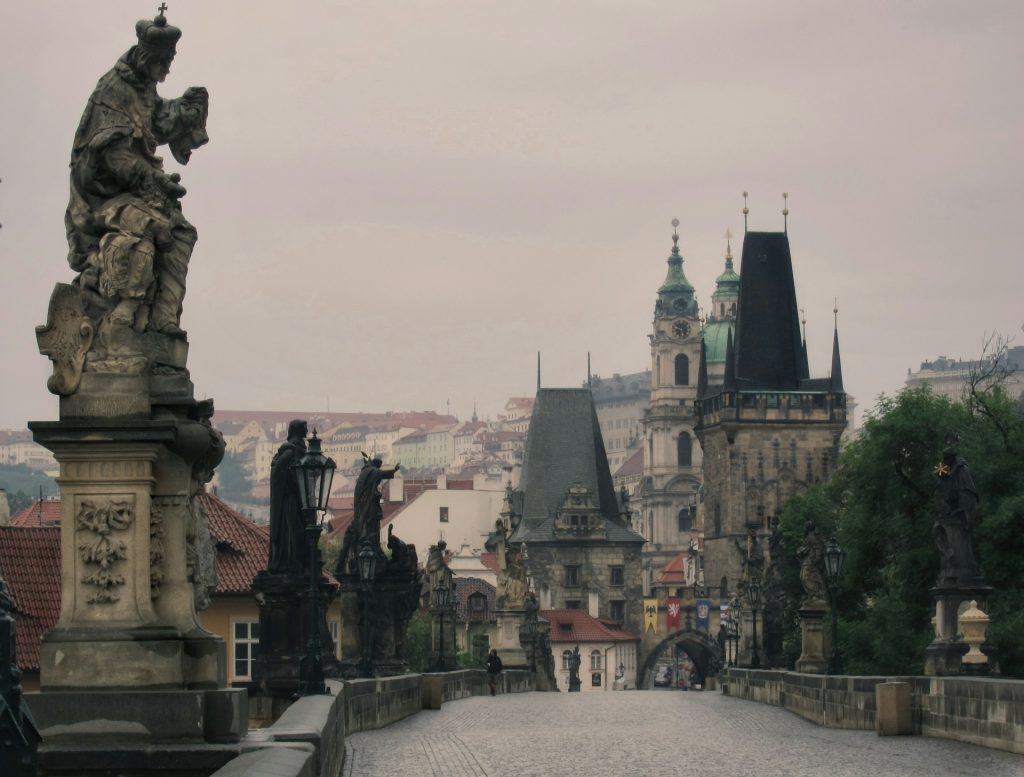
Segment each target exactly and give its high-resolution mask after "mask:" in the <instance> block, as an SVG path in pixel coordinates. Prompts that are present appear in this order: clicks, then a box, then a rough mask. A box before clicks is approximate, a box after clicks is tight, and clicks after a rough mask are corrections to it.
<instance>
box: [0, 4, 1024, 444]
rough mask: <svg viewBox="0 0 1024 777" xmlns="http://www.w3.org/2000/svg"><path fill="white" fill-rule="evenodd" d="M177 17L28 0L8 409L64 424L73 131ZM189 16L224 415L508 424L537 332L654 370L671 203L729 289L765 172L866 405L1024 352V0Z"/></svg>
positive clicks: (2, 67)
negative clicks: (54, 315) (56, 295)
mask: <svg viewBox="0 0 1024 777" xmlns="http://www.w3.org/2000/svg"><path fill="white" fill-rule="evenodd" d="M156 5H157V3H156V2H152V3H141V2H111V1H109V0H105V2H102V3H100V2H81V1H79V0H76V1H75V2H71V1H70V0H69V1H67V2H27V1H26V0H20V1H18V2H14V1H13V0H8V2H5V3H4V4H3V7H2V9H0V97H2V104H3V106H4V109H3V120H2V127H3V129H2V133H3V134H2V139H3V144H2V146H0V178H2V179H3V183H2V184H0V223H2V225H3V228H2V229H0V260H2V262H3V264H2V267H3V270H2V272H3V275H2V277H3V281H4V282H3V297H2V308H0V310H2V322H3V326H2V328H0V354H2V356H3V365H4V368H5V369H4V384H3V402H2V403H0V427H19V426H22V425H23V424H24V423H25V422H26V421H29V420H35V419H38V420H43V419H50V418H55V417H56V413H57V401H56V398H55V397H53V396H52V395H50V394H49V393H47V391H46V387H45V383H46V377H47V375H48V374H49V366H48V365H49V362H48V361H47V360H46V359H45V358H44V357H42V356H40V355H39V354H38V352H37V349H36V344H35V338H34V329H33V328H34V327H35V326H36V325H37V324H42V323H43V322H44V320H45V316H46V305H47V300H48V298H49V294H50V290H51V288H52V286H53V284H54V283H57V282H69V281H70V280H71V279H72V277H73V273H72V272H71V270H70V269H69V268H68V265H67V262H66V254H67V244H66V240H65V236H64V227H63V215H64V208H65V206H66V204H67V195H68V182H67V164H68V159H69V155H70V147H71V140H72V137H73V135H74V131H75V128H76V126H77V124H78V120H79V117H80V116H81V113H82V110H83V108H84V107H85V103H86V100H87V98H88V96H89V93H90V92H91V90H92V88H93V86H94V85H95V83H96V81H97V79H98V78H99V77H100V76H101V75H102V74H103V73H104V72H106V71H107V70H108V69H109V68H110V67H111V66H112V65H113V64H114V62H115V61H116V60H117V58H118V57H119V56H120V55H121V54H122V53H124V51H126V50H127V49H128V47H129V46H130V45H132V43H133V42H134V39H135V36H134V24H135V22H136V20H137V19H139V18H142V17H144V16H149V17H152V16H153V15H154V13H155V7H156ZM169 5H170V8H169V10H168V12H167V16H168V20H169V21H170V22H171V23H172V24H175V25H177V26H179V27H181V28H182V30H183V36H182V39H181V41H180V43H179V45H178V55H177V58H176V59H175V61H174V65H173V68H172V71H171V74H170V76H169V78H168V79H167V81H166V82H165V83H164V84H162V85H161V86H160V92H161V94H162V95H164V96H166V97H174V96H178V95H180V94H181V93H182V92H183V91H184V89H185V88H186V87H188V86H190V85H202V86H206V87H207V88H208V89H209V92H210V117H209V123H208V130H209V134H210V137H211V141H210V143H209V145H207V146H205V147H203V148H201V149H199V150H198V151H196V152H195V153H194V154H193V156H192V160H191V162H190V163H189V165H188V166H187V167H186V168H183V169H181V170H180V172H181V173H182V183H183V184H184V185H185V186H186V187H187V188H188V190H189V193H188V195H187V197H185V199H184V200H183V209H184V212H185V215H186V217H187V218H188V219H189V220H190V221H191V222H192V223H193V224H194V225H195V226H196V228H197V229H198V231H199V242H198V244H197V245H196V248H195V251H194V253H193V255H192V260H191V265H190V268H189V276H188V295H187V297H186V299H185V312H184V315H183V318H182V325H183V326H184V327H185V328H186V329H187V330H188V332H189V342H190V348H191V351H190V358H189V368H190V370H191V373H192V380H193V382H194V383H195V386H196V393H197V395H198V396H200V397H201V396H212V397H215V399H216V402H217V405H218V406H219V407H221V408H224V409H279V410H323V409H326V408H327V406H328V402H329V405H330V409H331V410H334V411H341V410H352V411H357V410H360V411H382V410H387V409H395V410H399V409H409V410H412V409H416V410H427V409H431V410H438V411H441V412H443V411H445V409H446V402H450V403H451V404H450V408H451V411H452V412H453V413H456V414H458V415H460V416H462V417H468V416H469V414H470V413H471V412H472V408H473V402H474V400H475V401H476V402H477V404H478V408H479V411H480V414H481V415H482V416H485V417H486V416H492V417H493V416H494V415H495V414H497V413H498V412H500V409H501V408H502V406H503V405H504V402H505V400H506V399H507V398H508V396H509V395H512V394H519V393H522V394H532V393H533V389H534V385H535V360H536V352H537V351H538V350H540V351H542V352H543V357H542V358H543V381H544V384H545V385H548V386H573V385H579V384H580V382H581V381H582V380H584V378H585V376H586V354H587V352H588V351H590V352H591V354H592V360H593V369H594V372H595V373H598V374H601V375H609V374H611V373H613V372H632V371H638V370H641V369H646V368H649V366H650V352H649V346H648V342H647V334H648V333H649V332H650V326H651V318H652V313H653V306H654V299H655V291H656V289H657V287H658V285H659V284H660V283H661V281H662V280H663V278H664V275H665V271H666V265H665V258H666V257H667V255H668V253H669V249H670V247H671V239H670V236H671V231H672V228H671V226H670V224H669V222H670V221H671V219H672V218H673V217H677V218H678V219H679V221H680V226H679V234H680V241H679V242H680V248H681V250H682V252H683V255H684V258H685V265H684V269H685V271H686V274H687V276H688V277H689V279H690V281H691V282H692V283H693V284H694V285H695V286H696V287H697V291H698V294H699V296H700V300H701V304H702V305H707V304H708V301H709V298H710V294H711V292H712V291H713V283H714V278H715V276H716V275H717V274H718V273H719V272H721V269H722V261H723V255H724V251H725V241H724V239H723V234H724V233H725V231H726V229H731V230H732V232H733V234H735V235H737V236H740V235H742V232H743V217H742V214H741V208H742V205H743V203H742V199H741V192H743V191H744V190H747V191H749V192H750V211H751V212H750V228H751V229H757V230H775V229H781V227H782V216H781V213H780V211H781V209H782V198H781V193H782V192H783V191H786V192H789V194H790V198H789V207H790V211H791V215H790V217H789V235H790V241H791V245H792V250H793V262H794V270H795V275H796V286H797V296H798V300H799V302H800V305H801V307H803V308H804V309H805V310H806V316H807V319H808V340H809V350H810V362H811V371H812V374H814V375H824V374H827V370H828V365H829V358H830V345H831V337H832V307H833V298H835V297H838V305H839V311H840V312H839V329H840V338H841V341H842V349H843V366H844V378H845V381H846V387H847V390H848V391H850V392H851V393H852V394H854V395H855V396H856V398H857V401H858V402H859V404H860V407H861V408H865V407H868V406H871V405H873V404H874V399H875V398H876V397H877V396H878V394H879V393H881V392H883V391H884V392H889V393H891V392H894V391H896V390H898V389H899V388H900V386H901V385H902V382H903V380H904V378H905V375H906V372H907V368H908V367H912V368H914V369H917V367H918V366H919V364H920V362H921V361H922V360H924V359H930V358H934V357H936V356H939V355H946V356H951V357H964V358H968V357H972V356H975V355H977V354H978V352H979V351H980V349H981V342H982V339H983V337H984V336H985V334H986V333H991V332H998V333H1003V334H1006V335H1009V336H1015V337H1016V342H1017V343H1018V344H1020V343H1021V342H1022V341H1024V334H1022V333H1021V326H1022V322H1024V304H1022V302H1021V290H1022V287H1024V284H1022V281H1024V269H1022V263H1021V259H1020V257H1019V256H1018V254H1017V246H1018V245H1019V240H1018V239H1017V237H1018V236H1017V235H1016V231H1017V229H1016V228H1015V227H1014V224H1017V223H1018V222H1019V220H1020V214H1021V211H1022V207H1024V195H1022V185H1021V168H1022V157H1024V144H1022V142H1021V140H1022V129H1024V89H1022V88H1021V83H1020V79H1021V76H1022V73H1024V67H1022V65H1024V46H1022V44H1021V40H1022V33H1024V4H1022V3H1021V2H1020V0H1007V1H1006V2H1000V1H997V0H981V1H969V0H960V1H958V2H952V1H950V0H920V1H917V0H897V1H895V2H894V1H893V0H885V1H884V2H866V1H863V0H862V1H861V2H856V3H851V2H838V1H837V2H824V1H823V0H807V1H806V2H789V1H782V0H749V1H746V2H741V1H729V0H720V1H716V0H699V1H697V0H671V1H669V0H659V1H658V2H653V1H644V0H629V1H628V2H626V0H617V1H616V2H608V1H607V0H543V2H540V1H537V0H517V2H500V3H499V2H492V1H490V0H473V1H472V2H470V1H469V0H465V1H462V0H403V1H402V2H372V3H368V2H358V3H357V2H305V3H299V2H292V3H284V2H274V3H269V2H254V1H250V2H244V3H243V2H226V1H225V0H217V2H205V1H204V2H199V1H198V0H190V1H188V2H184V1H183V0H171V2H170V3H169ZM165 157H166V160H167V167H168V169H170V170H176V169H178V168H179V167H180V166H179V165H177V163H176V162H174V160H173V159H171V157H170V154H169V152H168V153H166V154H165ZM738 242H739V238H738V237H737V239H736V241H734V249H735V252H736V254H737V257H738V256H739V246H738ZM740 270H741V271H742V268H740ZM858 414H859V411H858Z"/></svg>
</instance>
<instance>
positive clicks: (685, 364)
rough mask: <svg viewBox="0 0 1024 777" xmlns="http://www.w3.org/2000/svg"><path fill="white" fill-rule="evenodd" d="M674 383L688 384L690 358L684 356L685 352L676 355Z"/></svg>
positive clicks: (679, 384)
mask: <svg viewBox="0 0 1024 777" xmlns="http://www.w3.org/2000/svg"><path fill="white" fill-rule="evenodd" d="M676 385H677V386H689V385H690V360H689V359H688V358H686V354H685V353H681V354H679V355H678V356H676Z"/></svg>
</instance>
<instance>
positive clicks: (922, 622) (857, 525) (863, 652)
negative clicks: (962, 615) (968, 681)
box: [780, 385, 1024, 676]
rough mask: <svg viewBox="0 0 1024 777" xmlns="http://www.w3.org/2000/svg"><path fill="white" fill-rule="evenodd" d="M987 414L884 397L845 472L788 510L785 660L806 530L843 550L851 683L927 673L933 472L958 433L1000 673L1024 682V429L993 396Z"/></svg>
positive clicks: (1010, 407)
mask: <svg viewBox="0 0 1024 777" xmlns="http://www.w3.org/2000/svg"><path fill="white" fill-rule="evenodd" d="M979 396H981V397H982V399H983V400H984V409H982V406H981V405H980V404H979V403H977V402H974V403H972V402H971V401H961V402H953V401H950V400H948V399H946V398H943V397H938V396H935V395H934V394H932V393H931V392H930V391H929V390H928V388H927V387H923V388H919V389H912V390H906V391H903V392H902V393H901V394H899V396H897V397H895V398H889V397H882V398H881V399H880V400H879V403H878V406H877V408H876V410H875V412H874V414H873V415H872V416H871V417H870V418H869V419H868V420H867V422H866V423H865V424H864V427H863V429H862V431H861V435H860V437H859V438H858V439H857V440H855V441H854V442H853V443H851V444H850V445H849V446H848V447H847V448H846V449H845V450H844V452H843V454H842V456H841V458H840V462H839V468H838V471H837V472H836V473H835V475H834V476H833V477H832V478H831V479H830V480H828V481H827V482H824V483H819V484H816V485H815V486H813V487H812V488H810V489H809V490H808V491H807V492H806V493H805V494H803V495H801V496H798V497H796V498H794V499H792V500H791V501H790V502H789V503H787V505H786V507H785V509H784V510H783V514H782V517H781V522H780V527H781V529H782V532H783V545H784V553H785V556H784V558H785V561H784V567H785V569H786V578H785V582H786V589H787V594H788V597H787V601H788V610H787V617H788V622H789V624H790V626H789V634H788V638H787V641H786V644H787V648H788V650H789V651H790V652H789V657H790V658H795V655H794V653H798V652H799V636H798V628H797V626H796V608H797V606H798V605H799V601H800V599H801V598H802V595H803V591H802V588H801V586H800V582H799V576H798V575H799V564H798V562H797V559H796V549H797V547H798V546H799V544H800V541H801V539H802V536H803V526H804V522H805V521H807V520H812V521H813V522H814V523H815V524H816V525H817V526H818V528H819V530H820V531H821V532H822V534H823V535H824V536H829V535H832V536H835V537H836V539H837V541H838V542H839V544H840V545H842V546H843V548H845V549H846V551H847V553H848V555H847V561H846V567H845V569H844V573H843V580H842V583H841V591H840V603H839V612H840V646H841V648H842V649H843V652H844V658H845V668H846V670H847V671H848V672H850V673H851V674H920V673H921V672H922V671H923V668H924V649H925V647H926V646H927V645H928V643H929V642H930V641H931V639H932V637H933V634H934V631H933V628H932V626H931V618H932V616H933V615H934V602H933V601H932V597H931V595H930V594H929V590H928V589H929V588H931V587H932V586H933V585H934V582H935V578H936V575H937V573H938V564H939V559H938V552H937V550H936V547H935V543H934V540H933V536H932V524H933V523H934V520H935V516H936V514H937V511H938V507H939V486H938V478H937V477H936V475H935V471H934V468H935V465H936V464H937V463H938V461H939V459H940V456H941V452H942V450H943V448H944V447H945V436H946V435H947V434H948V433H950V432H958V433H959V434H960V436H961V442H960V443H959V446H958V448H959V451H960V454H961V455H962V456H963V457H964V459H965V460H966V461H967V462H968V463H969V466H970V468H971V473H972V475H973V476H974V480H975V484H976V485H977V488H978V493H979V495H980V505H979V510H978V526H977V528H976V529H975V532H974V539H975V550H976V553H977V556H978V559H979V562H980V564H981V566H982V569H983V571H984V573H985V575H986V577H987V579H988V582H989V584H990V585H993V586H995V587H996V593H995V594H994V595H993V596H992V598H991V599H990V615H991V617H992V626H991V628H990V631H989V639H990V640H991V641H992V642H993V643H995V644H996V646H997V647H998V648H999V649H1000V651H1001V655H1000V659H1001V664H1002V669H1003V672H1004V674H1011V675H1014V676H1024V647H1022V645H1024V615H1022V613H1024V581H1022V580H1021V576H1020V574H1019V569H1020V561H1019V560H1020V558H1021V557H1022V553H1024V536H1022V533H1021V531H1020V529H1021V527H1022V525H1024V474H1022V472H1021V462H1022V461H1024V422H1022V420H1021V416H1020V414H1019V412H1018V406H1017V404H1016V403H1015V402H1014V401H1011V400H1010V398H1009V397H1007V395H1006V394H1005V392H1003V391H1002V389H1001V388H1000V387H999V386H998V385H996V386H993V387H991V388H988V389H983V390H980V392H979Z"/></svg>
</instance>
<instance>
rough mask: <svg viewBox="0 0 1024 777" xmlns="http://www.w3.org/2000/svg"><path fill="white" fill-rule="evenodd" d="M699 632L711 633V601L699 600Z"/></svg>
mask: <svg viewBox="0 0 1024 777" xmlns="http://www.w3.org/2000/svg"><path fill="white" fill-rule="evenodd" d="M697 631H704V632H709V631H711V600H710V599H698V600H697Z"/></svg>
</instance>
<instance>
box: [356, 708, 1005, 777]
mask: <svg viewBox="0 0 1024 777" xmlns="http://www.w3.org/2000/svg"><path fill="white" fill-rule="evenodd" d="M342 773H343V775H344V777H384V776H385V775H387V776H389V777H390V776H392V775H404V774H409V775H416V776H417V777H428V776H429V775H436V776H437V777H441V776H442V775H443V777H485V776H487V777H499V776H500V777H554V775H586V777H632V775H643V776H644V777H663V776H664V777H669V776H670V775H671V777H682V776H685V775H700V777H751V776H753V777H805V776H806V775H823V776H825V775H827V776H828V777H926V776H927V777H967V776H973V775H979V776H982V775H983V776H984V777H1024V756H1020V755H1014V754H1012V753H1005V752H1001V751H996V750H988V749H985V748H981V747H975V746H973V745H967V744H961V743H959V742H949V741H946V740H942V739H930V738H924V737H879V736H877V735H876V734H875V733H874V732H864V731H844V730H837V729H825V728H819V727H818V726H815V725H813V724H811V723H808V722H806V721H804V720H803V719H802V718H799V717H797V716H796V715H793V714H792V713H789V712H786V711H785V710H782V709H778V708H775V707H769V706H766V705H762V704H757V703H754V702H747V701H741V700H738V699H733V698H730V697H727V696H722V695H721V694H719V693H715V692H711V691H709V692H705V693H699V692H691V693H685V692H681V691H626V692H621V693H581V694H568V693H523V694H514V695H509V696H498V697H495V698H491V697H489V696H477V697H471V698H468V699H462V700H460V701H456V702H450V703H448V704H445V705H444V707H443V708H442V709H441V710H439V711H423V712H421V713H419V714H417V715H414V716H412V717H411V718H407V719H406V720H403V721H401V722H399V723H396V724H394V725H392V726H389V727H388V728H385V729H381V730H379V731H368V732H363V733H358V734H353V735H351V736H350V737H349V738H348V741H347V743H346V753H345V766H344V769H343V772H342Z"/></svg>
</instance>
